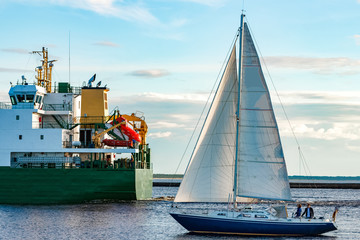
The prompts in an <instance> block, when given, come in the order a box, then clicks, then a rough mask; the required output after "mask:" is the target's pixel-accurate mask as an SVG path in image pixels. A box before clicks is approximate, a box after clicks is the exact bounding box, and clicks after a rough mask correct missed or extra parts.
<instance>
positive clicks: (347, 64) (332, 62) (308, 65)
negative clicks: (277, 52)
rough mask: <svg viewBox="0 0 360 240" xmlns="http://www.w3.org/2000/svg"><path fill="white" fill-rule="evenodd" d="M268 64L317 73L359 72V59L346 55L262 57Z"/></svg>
mask: <svg viewBox="0 0 360 240" xmlns="http://www.w3.org/2000/svg"><path fill="white" fill-rule="evenodd" d="M264 60H265V63H266V64H267V65H268V66H272V67H275V68H293V69H303V70H310V71H312V72H314V73H317V74H334V73H337V74H341V75H354V74H360V60H359V59H352V58H347V57H332V58H314V57H292V56H269V57H264Z"/></svg>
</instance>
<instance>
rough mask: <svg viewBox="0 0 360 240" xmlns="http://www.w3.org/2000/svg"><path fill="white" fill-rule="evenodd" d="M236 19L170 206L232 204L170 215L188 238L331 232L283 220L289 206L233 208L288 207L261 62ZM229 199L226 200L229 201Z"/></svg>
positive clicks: (329, 224) (325, 222)
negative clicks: (267, 203)
mask: <svg viewBox="0 0 360 240" xmlns="http://www.w3.org/2000/svg"><path fill="white" fill-rule="evenodd" d="M244 16H245V15H244V14H241V23H240V28H239V34H238V36H239V37H238V40H239V41H237V42H239V56H240V57H239V61H238V62H239V64H237V59H236V41H235V43H234V46H233V47H232V51H231V54H230V56H229V58H228V61H227V64H226V67H225V69H224V72H223V75H222V78H221V81H220V83H219V86H218V88H217V90H216V93H215V96H214V99H213V101H212V103H211V106H210V109H209V112H208V115H207V117H206V120H205V122H204V125H203V128H202V130H201V133H200V136H199V138H198V140H197V143H196V146H195V148H194V150H193V153H192V155H191V158H190V162H189V164H188V167H187V169H186V171H185V175H184V177H183V180H182V182H181V184H180V187H179V190H178V193H177V195H176V197H175V200H174V202H206V203H214V202H215V203H216V202H229V199H231V201H232V203H233V204H231V205H232V207H231V209H227V210H225V211H213V212H209V213H206V214H198V213H182V212H181V213H180V212H171V213H170V214H171V216H172V217H173V218H174V219H175V220H176V221H178V222H179V223H180V224H181V225H182V226H183V227H184V228H186V229H187V230H188V231H190V232H197V233H216V234H241V235H272V236H301V235H318V234H322V233H325V232H329V231H333V230H336V229H337V227H336V224H335V217H333V219H324V218H319V219H305V218H292V217H288V214H287V209H286V206H287V204H282V205H280V206H273V207H272V208H268V209H252V208H251V207H249V206H248V205H246V207H243V208H239V207H238V206H237V204H236V203H237V202H239V201H242V202H244V201H246V202H251V201H254V200H275V201H278V202H281V203H283V202H287V201H292V197H291V193H290V185H289V180H288V174H287V169H286V163H285V159H284V154H283V149H282V145H281V140H280V135H279V129H278V125H277V122H276V118H275V115H274V110H273V107H272V103H271V99H270V94H269V90H268V87H267V85H266V82H265V78H264V75H263V72H262V69H261V65H260V60H259V57H258V54H257V51H256V48H255V45H254V42H253V40H252V37H251V34H250V31H249V28H248V25H247V23H246V22H245V21H244ZM229 196H231V197H229Z"/></svg>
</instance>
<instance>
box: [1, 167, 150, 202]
mask: <svg viewBox="0 0 360 240" xmlns="http://www.w3.org/2000/svg"><path fill="white" fill-rule="evenodd" d="M152 177H153V173H152V169H24V168H10V167H0V204H11V205H23V204H31V205H32V204H34V205H48V204H77V203H84V202H91V201H97V200H100V201H102V200H145V199H149V198H151V197H152Z"/></svg>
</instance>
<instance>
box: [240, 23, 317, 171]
mask: <svg viewBox="0 0 360 240" xmlns="http://www.w3.org/2000/svg"><path fill="white" fill-rule="evenodd" d="M246 20H247V22H249V19H248V18H247V17H246ZM248 27H249V30H250V32H251V35H252V36H253V40H254V42H255V45H256V48H257V50H258V52H259V54H260V56H261V59H262V62H263V64H264V66H265V69H266V72H267V74H268V76H269V78H270V81H271V84H272V86H273V88H274V90H275V93H276V96H277V97H278V99H279V102H280V106H281V108H282V110H283V112H284V115H285V118H286V120H287V122H288V124H289V126H290V129H291V133H292V134H293V136H294V138H295V142H296V144H297V146H298V148H299V151H300V153H301V155H302V156H303V159H304V162H305V164H306V165H307V163H306V160H305V156H304V154H303V152H302V150H301V147H300V143H299V141H298V139H297V137H296V135H295V132H294V129H293V126H292V125H291V122H290V120H289V117H288V115H287V113H286V111H285V107H284V105H283V103H282V101H281V99H280V95H279V93H278V91H277V89H276V87H275V84H274V81H273V79H272V77H271V75H270V71H269V69H268V67H267V65H266V62H265V61H264V57H263V55H262V53H261V51H260V48H259V45H258V44H257V41H256V38H255V37H254V34H253V32H252V30H251V27H250V24H248ZM308 170H309V172H310V169H308ZM310 176H312V174H311V172H310Z"/></svg>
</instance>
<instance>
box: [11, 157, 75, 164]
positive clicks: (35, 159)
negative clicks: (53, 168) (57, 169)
mask: <svg viewBox="0 0 360 240" xmlns="http://www.w3.org/2000/svg"><path fill="white" fill-rule="evenodd" d="M17 162H18V163H59V164H62V163H73V162H74V159H73V158H72V157H18V158H17Z"/></svg>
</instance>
